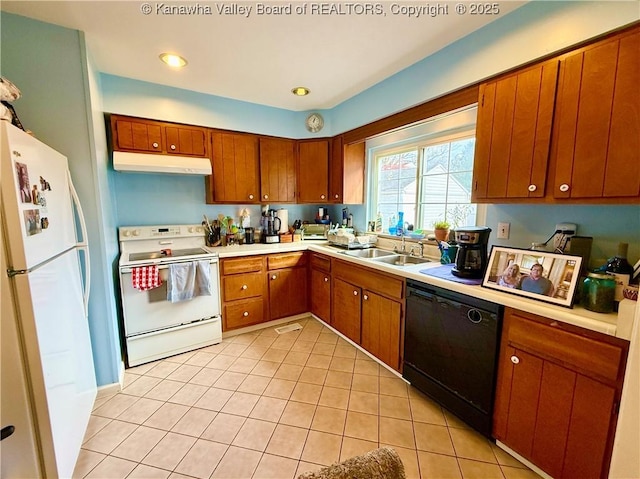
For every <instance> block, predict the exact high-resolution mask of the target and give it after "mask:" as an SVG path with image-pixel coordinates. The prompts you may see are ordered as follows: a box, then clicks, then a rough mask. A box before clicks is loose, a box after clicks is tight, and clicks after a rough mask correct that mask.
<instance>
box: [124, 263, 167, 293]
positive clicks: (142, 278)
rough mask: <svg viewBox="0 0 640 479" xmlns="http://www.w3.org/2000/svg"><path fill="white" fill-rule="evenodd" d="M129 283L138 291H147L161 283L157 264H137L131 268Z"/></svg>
mask: <svg viewBox="0 0 640 479" xmlns="http://www.w3.org/2000/svg"><path fill="white" fill-rule="evenodd" d="M131 283H132V285H133V287H134V288H135V289H137V290H138V291H147V290H149V289H153V288H157V287H158V286H160V285H161V284H162V280H161V279H160V275H159V274H158V266H157V265H155V264H154V265H152V266H139V267H137V268H132V269H131Z"/></svg>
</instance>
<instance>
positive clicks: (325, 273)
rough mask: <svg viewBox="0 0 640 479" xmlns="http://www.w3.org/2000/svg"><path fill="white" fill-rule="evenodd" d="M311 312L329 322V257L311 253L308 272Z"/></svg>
mask: <svg viewBox="0 0 640 479" xmlns="http://www.w3.org/2000/svg"><path fill="white" fill-rule="evenodd" d="M309 287H310V288H309V289H310V291H309V298H310V300H309V302H310V307H311V312H312V313H313V314H315V315H316V316H317V317H318V318H320V319H321V320H323V321H324V322H326V323H330V322H331V259H330V258H329V257H328V256H324V255H321V254H318V253H311V270H310V272H309Z"/></svg>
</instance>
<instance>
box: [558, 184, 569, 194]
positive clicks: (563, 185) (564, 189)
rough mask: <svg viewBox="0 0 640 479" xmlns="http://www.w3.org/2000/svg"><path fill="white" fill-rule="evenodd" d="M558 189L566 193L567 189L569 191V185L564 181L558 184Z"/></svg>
mask: <svg viewBox="0 0 640 479" xmlns="http://www.w3.org/2000/svg"><path fill="white" fill-rule="evenodd" d="M560 191H562V192H563V193H566V192H567V191H569V185H568V184H566V183H562V184H561V185H560Z"/></svg>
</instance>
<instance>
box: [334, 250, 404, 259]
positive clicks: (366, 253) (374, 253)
mask: <svg viewBox="0 0 640 479" xmlns="http://www.w3.org/2000/svg"><path fill="white" fill-rule="evenodd" d="M343 254H346V255H347V256H355V257H356V258H382V257H385V256H398V255H397V254H395V253H392V252H391V251H385V250H383V249H377V248H369V249H352V250H348V251H345V252H344V253H343Z"/></svg>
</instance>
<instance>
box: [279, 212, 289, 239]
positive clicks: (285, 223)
mask: <svg viewBox="0 0 640 479" xmlns="http://www.w3.org/2000/svg"><path fill="white" fill-rule="evenodd" d="M276 216H277V217H278V218H280V231H278V233H280V234H282V233H287V232H289V211H288V210H285V209H284V208H281V209H279V210H276Z"/></svg>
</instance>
